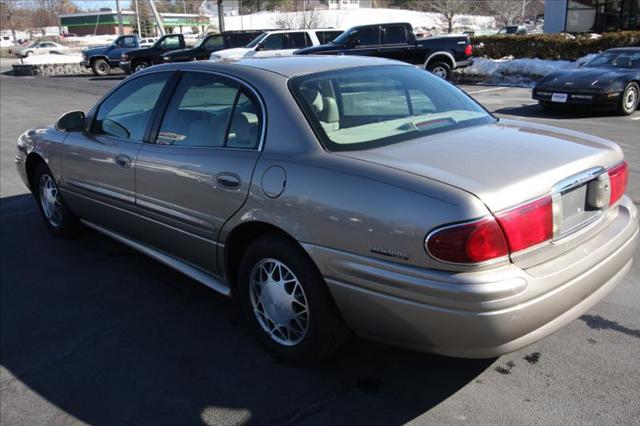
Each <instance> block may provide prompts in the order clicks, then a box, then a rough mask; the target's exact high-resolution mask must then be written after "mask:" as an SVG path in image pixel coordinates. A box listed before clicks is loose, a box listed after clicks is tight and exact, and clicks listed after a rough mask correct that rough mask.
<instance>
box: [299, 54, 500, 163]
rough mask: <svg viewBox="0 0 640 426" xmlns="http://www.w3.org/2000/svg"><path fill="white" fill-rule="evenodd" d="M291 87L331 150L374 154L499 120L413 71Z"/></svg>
mask: <svg viewBox="0 0 640 426" xmlns="http://www.w3.org/2000/svg"><path fill="white" fill-rule="evenodd" d="M290 88H291V90H292V92H293V95H294V97H295V98H296V100H297V101H298V104H299V105H300V106H301V107H302V110H303V112H304V114H305V116H306V117H307V120H309V123H310V124H311V126H312V127H313V129H314V131H315V132H316V135H317V136H318V138H319V139H320V141H321V142H322V144H323V145H324V146H325V148H326V149H328V150H330V151H348V150H359V149H369V148H374V147H377V146H382V145H388V144H392V143H398V142H402V141H406V140H410V139H416V138H420V137H423V136H428V135H431V134H435V133H441V132H446V131H451V130H455V129H460V128H463V127H470V126H477V125H481V124H487V123H492V122H494V121H495V118H493V116H491V115H490V114H489V113H487V112H486V111H485V110H484V109H483V108H482V107H481V106H480V105H478V104H477V103H476V102H475V101H473V100H472V99H471V98H469V96H467V95H466V94H465V93H464V92H462V91H461V90H459V89H457V88H456V87H454V86H452V85H451V84H449V83H447V82H445V81H444V80H442V79H441V78H439V77H436V76H434V75H433V74H431V73H428V72H425V71H424V70H421V69H418V68H415V67H410V66H375V67H366V68H352V69H342V70H336V71H330V72H324V73H318V74H311V75H305V76H300V77H295V78H293V79H291V81H290Z"/></svg>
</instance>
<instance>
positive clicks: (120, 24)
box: [116, 0, 124, 35]
mask: <svg viewBox="0 0 640 426" xmlns="http://www.w3.org/2000/svg"><path fill="white" fill-rule="evenodd" d="M116 11H117V12H118V34H119V35H124V28H123V27H122V11H121V10H120V0H116Z"/></svg>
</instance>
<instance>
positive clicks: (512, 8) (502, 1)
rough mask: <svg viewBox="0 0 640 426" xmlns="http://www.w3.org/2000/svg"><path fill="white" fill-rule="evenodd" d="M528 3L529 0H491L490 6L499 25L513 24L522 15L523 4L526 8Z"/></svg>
mask: <svg viewBox="0 0 640 426" xmlns="http://www.w3.org/2000/svg"><path fill="white" fill-rule="evenodd" d="M527 3H528V1H527V0H524V2H523V1H514V0H490V1H489V3H488V6H489V9H490V10H491V11H492V12H493V14H494V15H495V17H496V22H497V23H498V24H499V25H512V24H515V23H516V22H517V21H518V20H519V18H521V17H522V14H523V5H524V7H525V8H526V5H527Z"/></svg>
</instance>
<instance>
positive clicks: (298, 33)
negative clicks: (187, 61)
mask: <svg viewBox="0 0 640 426" xmlns="http://www.w3.org/2000/svg"><path fill="white" fill-rule="evenodd" d="M340 34H342V31H341V30H335V29H317V30H282V31H266V32H264V33H262V34H260V35H259V36H258V37H256V38H254V39H253V40H252V41H251V42H250V43H249V44H247V45H246V46H245V47H238V48H235V49H225V50H219V51H217V52H214V53H212V54H211V56H210V59H211V60H213V61H219V60H224V59H242V58H260V57H269V56H289V55H293V52H295V51H296V50H298V49H302V48H303V47H309V46H318V45H320V44H326V43H329V42H330V41H331V40H333V39H334V38H336V37H337V36H339V35H340Z"/></svg>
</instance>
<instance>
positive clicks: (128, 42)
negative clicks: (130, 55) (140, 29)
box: [122, 37, 136, 48]
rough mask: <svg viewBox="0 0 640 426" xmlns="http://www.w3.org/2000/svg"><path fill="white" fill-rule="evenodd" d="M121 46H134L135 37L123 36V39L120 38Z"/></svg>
mask: <svg viewBox="0 0 640 426" xmlns="http://www.w3.org/2000/svg"><path fill="white" fill-rule="evenodd" d="M122 47H125V48H128V47H136V39H135V37H125V38H124V39H122Z"/></svg>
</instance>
